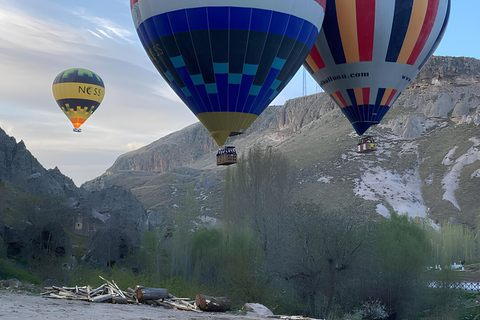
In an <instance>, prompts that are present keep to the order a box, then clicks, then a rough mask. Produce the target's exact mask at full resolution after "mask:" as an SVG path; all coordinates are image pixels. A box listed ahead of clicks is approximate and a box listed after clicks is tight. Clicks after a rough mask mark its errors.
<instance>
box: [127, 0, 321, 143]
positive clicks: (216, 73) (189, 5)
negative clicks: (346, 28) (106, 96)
mask: <svg viewBox="0 0 480 320" xmlns="http://www.w3.org/2000/svg"><path fill="white" fill-rule="evenodd" d="M130 4H131V9H132V16H133V20H134V23H135V28H136V29H137V33H138V36H139V38H140V41H141V43H142V45H143V46H144V48H145V50H146V52H147V54H148V56H149V57H150V59H151V61H152V62H153V64H154V65H155V67H156V68H157V70H158V71H159V72H160V74H161V75H162V77H163V78H164V79H165V81H166V82H167V83H168V84H169V85H170V87H171V88H172V89H173V90H174V91H175V92H176V93H177V95H178V96H179V97H180V98H181V99H182V100H183V102H184V103H185V104H186V105H187V106H188V107H189V108H190V110H191V111H192V112H193V113H194V114H195V115H196V116H197V118H198V119H199V120H200V121H201V122H202V124H203V125H204V126H205V127H206V128H207V130H208V131H209V132H210V133H211V135H212V137H213V138H214V139H215V141H216V143H217V144H218V145H219V146H222V145H223V144H224V143H225V141H226V139H227V137H228V136H231V135H236V134H239V133H242V132H244V131H245V130H246V129H247V128H248V127H249V126H250V125H251V124H252V123H253V121H255V119H256V118H257V117H258V116H259V115H260V113H261V112H262V111H263V110H265V108H266V107H267V106H268V105H269V104H270V103H271V102H272V100H273V99H274V98H275V97H276V96H277V95H278V94H279V92H280V91H281V90H282V89H283V88H284V87H285V86H286V85H287V83H288V82H289V81H290V80H291V79H292V77H293V76H294V75H295V73H296V72H297V70H298V69H299V68H300V66H301V65H302V63H303V61H305V58H306V57H307V55H308V53H309V52H310V49H311V48H312V46H313V43H314V42H315V39H316V38H317V36H318V33H319V31H320V28H321V25H322V21H323V17H324V8H325V0H263V1H260V0H223V1H218V0H204V1H198V0H172V1H158V0H131V1H130Z"/></svg>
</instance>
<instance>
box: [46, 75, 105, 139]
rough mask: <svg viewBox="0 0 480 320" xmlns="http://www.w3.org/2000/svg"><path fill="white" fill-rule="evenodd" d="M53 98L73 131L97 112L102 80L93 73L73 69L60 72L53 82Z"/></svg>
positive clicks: (101, 92)
mask: <svg viewBox="0 0 480 320" xmlns="http://www.w3.org/2000/svg"><path fill="white" fill-rule="evenodd" d="M52 91H53V96H54V98H55V100H56V101H57V104H58V106H59V107H60V109H62V111H63V113H64V114H65V115H66V116H67V117H68V119H70V121H71V122H72V124H73V127H74V130H73V131H76V132H80V131H81V130H80V126H81V125H82V124H83V123H84V122H85V121H86V120H87V119H88V118H89V117H90V116H91V115H92V114H93V113H94V112H95V110H97V108H98V106H99V105H100V103H101V102H102V100H103V97H104V95H105V85H104V84H103V80H102V79H101V78H100V77H99V76H98V75H97V74H96V73H95V72H93V71H90V70H87V69H82V68H73V69H68V70H65V71H62V72H60V73H59V74H58V75H57V76H56V77H55V80H54V81H53V85H52Z"/></svg>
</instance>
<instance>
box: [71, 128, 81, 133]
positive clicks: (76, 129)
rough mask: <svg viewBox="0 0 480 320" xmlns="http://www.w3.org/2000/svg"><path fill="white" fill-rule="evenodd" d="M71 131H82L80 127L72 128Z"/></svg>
mask: <svg viewBox="0 0 480 320" xmlns="http://www.w3.org/2000/svg"><path fill="white" fill-rule="evenodd" d="M73 132H82V129H80V128H73Z"/></svg>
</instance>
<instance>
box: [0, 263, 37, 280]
mask: <svg viewBox="0 0 480 320" xmlns="http://www.w3.org/2000/svg"><path fill="white" fill-rule="evenodd" d="M13 278H15V279H17V280H20V281H27V282H29V283H32V284H40V283H41V282H40V280H39V279H38V278H37V277H34V276H32V275H31V274H29V273H28V272H26V271H25V270H23V269H20V268H18V267H16V266H15V264H13V263H12V262H11V261H9V260H5V259H0V279H2V280H8V279H13Z"/></svg>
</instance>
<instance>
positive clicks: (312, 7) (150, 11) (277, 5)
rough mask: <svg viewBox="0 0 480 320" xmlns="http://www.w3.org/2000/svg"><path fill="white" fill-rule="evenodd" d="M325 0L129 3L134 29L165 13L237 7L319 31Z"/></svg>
mask: <svg viewBox="0 0 480 320" xmlns="http://www.w3.org/2000/svg"><path fill="white" fill-rule="evenodd" d="M325 1H326V0H276V1H259V0H241V1H239V0H222V1H219V0H204V1H201V2H199V1H198V0H174V1H165V0H162V1H157V0H139V1H132V0H131V2H130V5H131V9H132V15H133V16H134V22H135V28H138V25H139V24H141V23H142V22H143V21H145V20H147V19H149V18H151V17H153V16H156V15H159V14H163V13H167V12H172V11H178V10H183V9H194V8H199V7H238V8H247V9H250V8H253V9H263V10H267V11H276V12H281V13H285V14H288V15H292V16H296V17H298V18H300V19H302V20H306V21H309V22H310V23H312V24H314V25H315V26H316V28H317V30H320V28H321V26H322V21H323V14H324V12H325Z"/></svg>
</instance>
